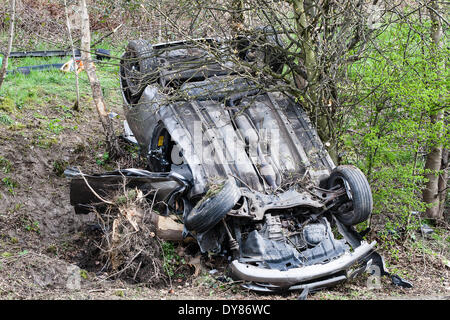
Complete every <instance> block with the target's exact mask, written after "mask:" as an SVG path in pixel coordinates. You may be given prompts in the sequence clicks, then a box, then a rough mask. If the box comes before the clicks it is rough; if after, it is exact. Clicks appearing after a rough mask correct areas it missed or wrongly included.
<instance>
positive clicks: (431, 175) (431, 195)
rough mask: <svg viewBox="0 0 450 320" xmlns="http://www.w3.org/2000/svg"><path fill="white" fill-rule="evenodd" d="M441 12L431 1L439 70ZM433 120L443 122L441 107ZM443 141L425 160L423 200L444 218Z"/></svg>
mask: <svg viewBox="0 0 450 320" xmlns="http://www.w3.org/2000/svg"><path fill="white" fill-rule="evenodd" d="M436 12H439V6H438V3H437V1H432V2H430V7H429V13H430V18H431V38H432V40H433V44H432V54H433V52H434V58H435V59H436V61H435V64H436V68H437V70H439V68H440V65H441V62H440V61H437V60H438V58H437V54H438V50H439V48H441V38H442V23H441V19H440V17H439V16H438V15H437V14H436ZM430 118H431V122H432V123H433V124H435V123H439V122H442V121H443V119H444V112H443V111H442V109H441V108H440V109H439V111H437V112H436V113H433V114H431V116H430ZM441 137H442V132H438V134H437V139H438V140H439V139H440V138H441ZM442 149H443V147H442V143H440V142H438V143H437V144H435V145H433V146H432V147H431V149H430V152H429V153H428V154H427V158H426V162H425V167H424V169H425V178H427V180H428V181H427V182H426V184H425V189H424V190H423V193H422V196H423V201H424V202H425V203H427V204H428V205H430V207H429V208H427V210H426V215H427V216H428V217H430V218H433V219H442V218H443V212H440V204H439V200H440V196H439V170H440V169H441V159H442V151H443V150H442Z"/></svg>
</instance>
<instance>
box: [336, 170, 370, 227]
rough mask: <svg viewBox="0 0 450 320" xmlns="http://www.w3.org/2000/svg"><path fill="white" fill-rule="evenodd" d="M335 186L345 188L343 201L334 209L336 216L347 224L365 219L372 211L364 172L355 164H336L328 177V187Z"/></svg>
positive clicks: (353, 223) (368, 186) (368, 187)
mask: <svg viewBox="0 0 450 320" xmlns="http://www.w3.org/2000/svg"><path fill="white" fill-rule="evenodd" d="M336 186H341V187H344V188H345V190H346V195H345V196H344V197H345V199H344V203H343V204H342V205H341V206H340V207H339V208H338V209H337V210H336V211H335V214H336V218H337V219H338V220H339V221H340V222H341V223H342V224H344V225H347V226H351V225H355V224H358V223H361V222H363V221H365V220H367V219H368V218H369V216H370V214H371V213H372V207H373V199H372V192H371V190H370V185H369V182H368V181H367V179H366V176H365V175H364V173H362V171H361V170H360V169H358V168H357V167H355V166H351V165H343V166H337V167H336V168H334V170H333V171H332V172H331V175H330V177H329V178H328V188H330V189H331V188H333V187H336Z"/></svg>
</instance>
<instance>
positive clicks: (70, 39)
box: [64, 0, 80, 111]
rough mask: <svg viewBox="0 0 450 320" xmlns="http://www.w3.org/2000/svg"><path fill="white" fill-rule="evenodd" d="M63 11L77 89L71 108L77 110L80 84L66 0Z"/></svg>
mask: <svg viewBox="0 0 450 320" xmlns="http://www.w3.org/2000/svg"><path fill="white" fill-rule="evenodd" d="M64 12H65V14H66V24H67V35H68V36H69V41H70V47H71V48H72V59H73V66H74V74H75V89H76V90H77V101H75V104H74V105H73V109H74V110H75V111H79V109H80V86H79V84H78V68H77V62H76V59H75V47H74V46H73V39H72V30H71V28H70V21H69V11H68V9H67V0H64Z"/></svg>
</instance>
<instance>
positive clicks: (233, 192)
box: [184, 179, 241, 233]
mask: <svg viewBox="0 0 450 320" xmlns="http://www.w3.org/2000/svg"><path fill="white" fill-rule="evenodd" d="M219 189H220V190H219V191H218V192H217V193H216V194H214V195H212V196H208V193H207V194H206V195H205V197H203V198H202V199H201V200H200V201H199V202H198V203H197V204H196V205H195V207H194V208H192V210H191V212H190V213H189V214H188V215H187V217H185V219H184V225H185V227H186V229H188V230H189V231H196V232H198V233H202V232H206V231H208V230H210V229H211V228H212V227H214V226H215V225H216V224H218V223H219V222H220V220H222V219H223V218H224V217H225V215H226V214H227V213H228V212H230V210H231V209H233V207H234V206H235V205H236V203H237V202H238V201H239V199H240V198H241V193H240V190H239V187H238V186H237V185H236V182H235V181H234V179H228V180H227V181H226V182H225V183H224V184H223V186H222V187H221V188H219Z"/></svg>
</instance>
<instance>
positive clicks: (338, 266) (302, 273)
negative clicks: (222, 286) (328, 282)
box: [231, 241, 376, 288]
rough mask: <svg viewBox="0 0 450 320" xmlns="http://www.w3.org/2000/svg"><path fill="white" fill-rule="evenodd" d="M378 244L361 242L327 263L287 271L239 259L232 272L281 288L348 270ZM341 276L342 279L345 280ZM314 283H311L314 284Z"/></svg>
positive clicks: (249, 279)
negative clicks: (257, 265)
mask: <svg viewBox="0 0 450 320" xmlns="http://www.w3.org/2000/svg"><path fill="white" fill-rule="evenodd" d="M375 245H376V241H373V242H372V243H370V244H369V243H367V242H365V241H363V242H361V245H360V246H358V247H357V248H356V249H355V250H354V251H353V252H347V253H345V254H344V255H342V256H341V257H339V258H337V259H335V260H332V261H330V262H328V263H325V264H315V265H311V266H305V267H301V268H293V269H289V270H286V271H280V270H276V269H265V268H259V267H256V266H253V265H250V264H246V263H241V262H239V261H238V260H234V261H232V262H231V272H232V273H233V275H234V276H236V277H237V278H239V279H241V280H244V281H252V282H256V283H270V284H271V285H273V286H278V287H280V288H289V287H291V286H294V285H298V284H301V283H305V282H313V281H314V280H317V279H319V278H324V277H331V276H334V275H336V274H337V273H339V272H342V271H347V270H348V269H350V267H351V266H352V265H355V264H356V263H358V262H359V261H362V260H363V259H364V258H365V257H366V256H367V255H369V254H370V253H371V252H372V250H373V249H374V247H375ZM345 279H346V277H345V278H342V277H341V278H340V280H345ZM312 284H313V283H311V285H312Z"/></svg>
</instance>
